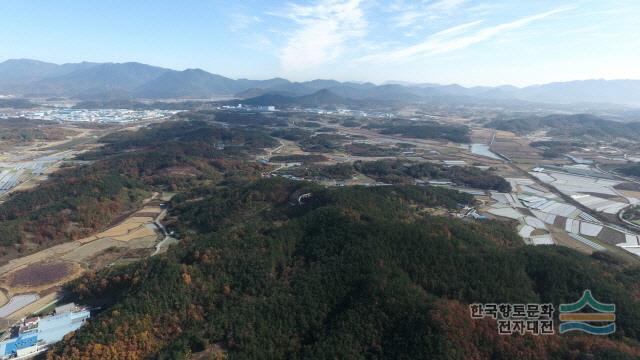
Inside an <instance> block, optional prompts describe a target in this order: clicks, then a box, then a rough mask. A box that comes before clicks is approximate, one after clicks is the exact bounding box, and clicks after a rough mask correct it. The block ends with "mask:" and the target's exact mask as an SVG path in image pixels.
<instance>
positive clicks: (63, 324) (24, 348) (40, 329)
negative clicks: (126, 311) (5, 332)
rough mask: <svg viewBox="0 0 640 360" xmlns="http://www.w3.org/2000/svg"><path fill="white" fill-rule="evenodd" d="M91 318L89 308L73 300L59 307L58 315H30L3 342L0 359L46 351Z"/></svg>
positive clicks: (17, 357)
mask: <svg viewBox="0 0 640 360" xmlns="http://www.w3.org/2000/svg"><path fill="white" fill-rule="evenodd" d="M89 317H90V313H89V310H87V309H86V308H81V307H78V306H76V305H75V304H73V303H72V304H66V305H63V306H59V307H57V308H56V311H55V315H50V316H44V317H32V318H27V319H25V320H24V321H22V323H21V324H19V325H17V326H16V327H15V328H14V329H13V330H12V331H13V332H14V336H13V337H12V338H10V339H7V340H4V341H2V342H0V359H1V360H5V359H20V358H26V357H31V356H33V355H35V354H37V353H40V352H43V351H45V350H46V349H47V348H48V346H50V345H51V344H54V343H56V342H58V341H60V340H62V338H63V337H64V336H65V335H67V334H68V333H70V332H73V331H75V330H77V329H79V328H80V327H81V326H82V325H84V323H85V322H86V320H87V319H88V318H89Z"/></svg>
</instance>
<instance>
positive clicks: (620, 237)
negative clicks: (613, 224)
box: [598, 226, 627, 245]
mask: <svg viewBox="0 0 640 360" xmlns="http://www.w3.org/2000/svg"><path fill="white" fill-rule="evenodd" d="M598 239H600V240H602V241H604V242H606V243H607V244H611V245H615V244H620V243H623V242H626V241H627V240H626V238H625V236H624V234H623V233H621V232H619V231H616V230H613V229H611V228H610V227H607V226H605V227H604V228H602V231H601V232H600V234H598Z"/></svg>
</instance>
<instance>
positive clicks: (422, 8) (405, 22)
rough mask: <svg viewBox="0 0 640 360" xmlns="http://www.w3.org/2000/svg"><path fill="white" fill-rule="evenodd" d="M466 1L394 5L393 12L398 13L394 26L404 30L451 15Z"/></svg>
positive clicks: (451, 0) (455, 0)
mask: <svg viewBox="0 0 640 360" xmlns="http://www.w3.org/2000/svg"><path fill="white" fill-rule="evenodd" d="M467 1H468V0H440V1H436V2H422V3H412V4H410V5H407V4H405V3H394V4H393V9H394V10H393V12H395V13H398V15H397V16H395V18H394V22H395V26H396V27H400V28H405V27H409V26H414V27H415V26H416V25H418V24H419V23H424V22H427V21H428V20H434V19H438V18H441V17H443V16H445V15H451V14H452V13H454V12H455V11H457V10H458V9H460V8H461V7H462V6H463V5H464V4H465V3H466V2H467Z"/></svg>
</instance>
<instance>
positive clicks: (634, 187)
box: [614, 182, 640, 191]
mask: <svg viewBox="0 0 640 360" xmlns="http://www.w3.org/2000/svg"><path fill="white" fill-rule="evenodd" d="M614 189H617V190H628V191H640V184H637V183H630V182H623V183H620V184H618V185H616V186H614Z"/></svg>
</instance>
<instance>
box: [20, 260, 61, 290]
mask: <svg viewBox="0 0 640 360" xmlns="http://www.w3.org/2000/svg"><path fill="white" fill-rule="evenodd" d="M72 268H73V266H72V265H71V264H70V263H67V262H50V263H38V264H33V265H28V266H26V267H24V268H22V269H18V270H16V271H15V272H13V273H12V274H10V275H9V285H10V286H11V287H38V286H42V285H44V284H49V283H55V282H57V281H59V280H60V279H63V278H65V277H66V276H68V275H69V274H70V273H71V271H72Z"/></svg>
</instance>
